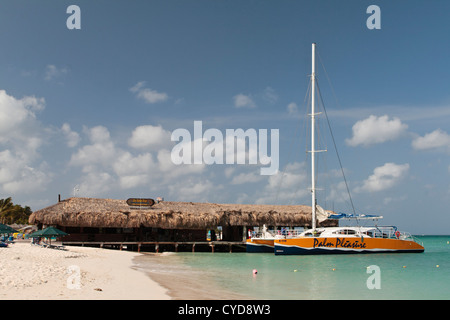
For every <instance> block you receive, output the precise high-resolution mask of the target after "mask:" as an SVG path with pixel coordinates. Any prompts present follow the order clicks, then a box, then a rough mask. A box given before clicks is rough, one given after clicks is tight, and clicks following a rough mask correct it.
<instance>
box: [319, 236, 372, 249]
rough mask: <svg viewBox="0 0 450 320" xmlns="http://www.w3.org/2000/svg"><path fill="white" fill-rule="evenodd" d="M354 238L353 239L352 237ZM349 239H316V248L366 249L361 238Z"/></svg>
mask: <svg viewBox="0 0 450 320" xmlns="http://www.w3.org/2000/svg"><path fill="white" fill-rule="evenodd" d="M352 240H353V239H352ZM352 240H349V239H342V238H335V239H330V240H328V239H327V238H324V239H323V240H319V239H314V248H321V247H322V248H323V247H325V248H333V247H334V248H352V249H364V248H366V244H365V243H362V242H359V240H353V241H352Z"/></svg>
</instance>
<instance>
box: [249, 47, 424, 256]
mask: <svg viewBox="0 0 450 320" xmlns="http://www.w3.org/2000/svg"><path fill="white" fill-rule="evenodd" d="M315 50H316V44H315V43H313V44H312V73H311V150H310V151H309V153H310V154H311V202H312V204H311V208H312V223H311V229H307V230H304V231H303V232H301V233H300V234H298V235H295V234H289V235H283V234H275V233H271V232H269V231H267V229H266V228H265V227H264V228H263V230H262V232H261V233H260V234H259V235H257V236H256V237H253V238H251V239H248V240H247V252H272V253H275V255H308V254H340V253H346V254H348V253H419V252H424V250H425V249H424V247H423V246H422V245H421V244H419V243H418V242H417V241H416V239H414V237H413V236H412V235H411V234H409V233H407V232H401V231H399V230H398V229H397V227H395V226H378V225H374V226H371V227H367V226H365V227H362V226H342V227H326V228H318V227H317V225H316V220H319V222H320V221H323V220H325V219H354V220H356V221H357V222H358V224H359V222H360V220H367V219H371V220H376V221H378V219H382V218H383V217H382V216H376V215H356V214H354V215H353V214H343V213H340V214H336V213H334V212H332V211H326V210H324V209H322V208H321V207H320V206H319V205H318V204H317V199H316V190H317V189H316V177H315V154H316V153H317V152H321V151H323V150H316V146H315V135H316V133H315V131H316V129H315V122H316V116H317V115H318V114H319V113H316V110H315V87H316V71H315Z"/></svg>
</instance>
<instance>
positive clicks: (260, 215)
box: [29, 198, 337, 242]
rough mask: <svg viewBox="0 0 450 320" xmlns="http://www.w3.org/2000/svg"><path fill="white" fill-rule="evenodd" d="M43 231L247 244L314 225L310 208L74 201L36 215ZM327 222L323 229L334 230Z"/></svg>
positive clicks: (92, 237)
mask: <svg viewBox="0 0 450 320" xmlns="http://www.w3.org/2000/svg"><path fill="white" fill-rule="evenodd" d="M29 222H30V223H31V224H36V225H38V227H39V229H40V228H42V227H43V226H44V225H45V226H55V227H57V228H58V229H61V230H63V231H65V232H66V233H68V234H69V236H66V237H64V242H71V241H72V242H74V241H83V242H102V241H103V242H149V241H176V242H188V241H206V240H207V231H208V230H212V231H213V232H212V237H211V240H216V239H215V236H214V230H217V229H218V228H219V227H220V229H221V230H222V239H221V240H223V241H242V240H243V236H244V235H245V233H246V231H247V230H246V228H252V227H256V226H262V225H264V224H265V225H266V226H273V227H278V226H279V227H286V226H290V227H295V226H310V225H311V207H310V206H304V205H248V204H215V203H193V202H171V201H161V202H159V203H155V204H154V205H153V206H151V207H146V208H137V207H132V206H130V205H128V204H127V201H126V200H113V199H95V198H69V199H66V200H62V201H59V202H58V203H56V204H54V205H52V206H49V207H46V208H43V209H41V210H38V211H35V212H33V213H32V214H31V216H30V218H29ZM336 223H337V222H336V221H335V220H325V221H324V222H322V223H320V225H322V226H335V225H336Z"/></svg>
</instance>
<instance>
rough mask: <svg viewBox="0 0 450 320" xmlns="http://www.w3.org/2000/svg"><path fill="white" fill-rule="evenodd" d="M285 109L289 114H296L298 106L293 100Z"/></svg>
mask: <svg viewBox="0 0 450 320" xmlns="http://www.w3.org/2000/svg"><path fill="white" fill-rule="evenodd" d="M287 111H288V113H289V114H291V115H292V114H296V113H297V112H298V106H297V104H296V103H295V102H291V103H289V104H288V106H287Z"/></svg>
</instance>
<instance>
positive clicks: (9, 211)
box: [0, 197, 31, 224]
mask: <svg viewBox="0 0 450 320" xmlns="http://www.w3.org/2000/svg"><path fill="white" fill-rule="evenodd" d="M30 215H31V209H30V207H28V206H26V207H22V206H21V205H18V204H14V203H13V202H12V199H11V197H9V198H6V199H0V223H4V224H13V223H17V224H27V223H28V218H29V216H30Z"/></svg>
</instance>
